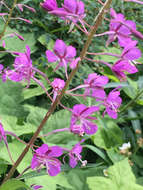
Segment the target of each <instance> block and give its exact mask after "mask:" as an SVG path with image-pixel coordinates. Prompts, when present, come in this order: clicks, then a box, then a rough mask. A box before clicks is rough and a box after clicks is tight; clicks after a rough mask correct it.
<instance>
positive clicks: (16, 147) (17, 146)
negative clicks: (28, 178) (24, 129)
mask: <svg viewBox="0 0 143 190" xmlns="http://www.w3.org/2000/svg"><path fill="white" fill-rule="evenodd" d="M8 146H9V149H10V152H11V155H12V158H13V160H14V161H16V160H17V159H18V157H19V156H20V154H21V153H22V151H23V150H24V148H25V145H24V144H22V143H21V142H19V141H17V140H13V141H12V142H11V143H9V144H8ZM0 157H1V158H3V159H4V160H6V161H8V162H9V163H11V164H12V162H11V160H10V158H9V156H8V152H7V149H6V147H5V146H3V147H2V148H1V150H0ZM31 160H32V151H31V150H29V151H28V153H27V154H26V155H25V157H24V159H23V160H22V161H21V163H20V165H19V166H18V167H17V170H18V171H19V172H20V173H21V172H22V171H23V170H24V169H25V168H27V167H28V166H29V165H30V163H31Z"/></svg>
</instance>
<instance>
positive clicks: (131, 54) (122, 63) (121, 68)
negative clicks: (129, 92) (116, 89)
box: [111, 41, 141, 81]
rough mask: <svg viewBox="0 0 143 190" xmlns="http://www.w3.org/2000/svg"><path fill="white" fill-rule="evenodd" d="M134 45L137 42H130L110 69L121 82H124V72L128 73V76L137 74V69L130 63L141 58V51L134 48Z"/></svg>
mask: <svg viewBox="0 0 143 190" xmlns="http://www.w3.org/2000/svg"><path fill="white" fill-rule="evenodd" d="M136 44H137V41H132V42H131V43H129V44H128V45H127V46H126V47H125V48H124V50H123V52H122V55H121V59H120V60H118V61H117V62H116V63H115V64H114V65H113V66H112V68H111V69H112V71H113V72H114V73H115V74H116V76H117V77H118V78H119V79H120V80H121V81H124V80H126V75H125V72H128V73H130V74H133V73H136V72H138V69H137V68H136V66H135V65H134V64H133V63H132V61H134V60H136V59H138V58H140V57H141V51H140V50H139V49H138V48H137V47H135V46H136Z"/></svg>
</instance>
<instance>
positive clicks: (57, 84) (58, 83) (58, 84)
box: [51, 78, 65, 100]
mask: <svg viewBox="0 0 143 190" xmlns="http://www.w3.org/2000/svg"><path fill="white" fill-rule="evenodd" d="M51 84H52V87H53V92H54V96H53V100H55V99H56V96H57V95H58V94H59V93H60V91H61V90H62V89H63V88H64V86H65V81H64V80H61V79H59V78H55V79H54V81H53V82H52V83H51Z"/></svg>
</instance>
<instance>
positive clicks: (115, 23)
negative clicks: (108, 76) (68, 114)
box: [89, 8, 143, 81]
mask: <svg viewBox="0 0 143 190" xmlns="http://www.w3.org/2000/svg"><path fill="white" fill-rule="evenodd" d="M110 15H111V20H110V30H109V31H107V32H104V33H102V34H98V35H95V36H96V37H97V36H102V35H109V37H108V40H107V42H106V45H107V46H108V45H109V44H110V43H111V42H113V41H115V40H116V39H118V44H119V46H120V47H121V48H123V51H122V53H121V55H115V54H112V53H105V55H106V54H107V55H108V54H109V55H110V56H116V57H118V58H119V60H118V61H116V62H115V63H114V64H113V65H111V64H109V63H107V62H104V61H99V62H101V63H103V64H105V65H107V66H108V67H109V68H110V69H111V70H112V72H113V73H114V74H115V75H116V76H117V77H118V79H119V80H120V81H125V80H126V73H129V74H133V73H136V72H138V69H137V68H136V65H135V64H136V63H138V62H136V60H137V59H139V58H140V57H141V51H140V50H139V49H138V48H137V43H138V41H136V40H133V39H132V36H134V37H137V38H139V39H143V34H141V33H140V32H139V31H137V29H136V24H135V22H133V21H132V20H126V19H125V17H124V15H123V14H121V13H119V14H117V13H116V12H115V10H114V9H112V8H111V9H110ZM89 54H92V55H97V54H98V55H104V53H89Z"/></svg>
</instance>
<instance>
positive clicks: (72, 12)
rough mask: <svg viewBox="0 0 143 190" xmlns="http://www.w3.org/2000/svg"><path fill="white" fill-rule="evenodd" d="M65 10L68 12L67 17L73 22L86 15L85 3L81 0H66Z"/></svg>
mask: <svg viewBox="0 0 143 190" xmlns="http://www.w3.org/2000/svg"><path fill="white" fill-rule="evenodd" d="M63 8H64V10H65V11H66V12H67V13H68V15H67V18H68V19H70V20H72V21H73V22H77V20H78V19H82V18H84V17H85V14H84V3H83V2H82V1H79V0H72V1H71V0H64V4H63Z"/></svg>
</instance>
